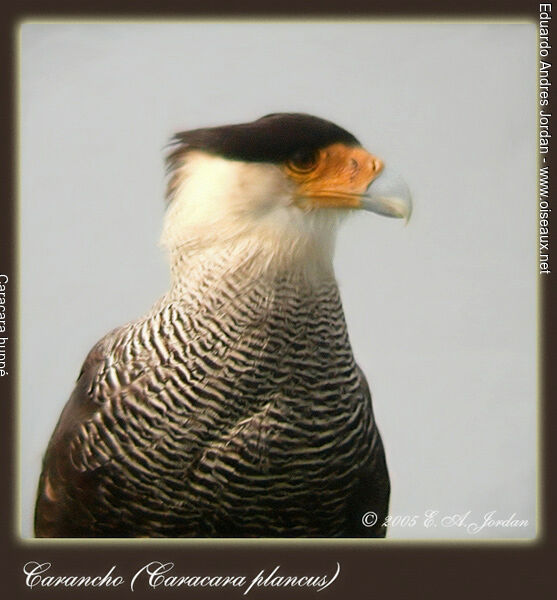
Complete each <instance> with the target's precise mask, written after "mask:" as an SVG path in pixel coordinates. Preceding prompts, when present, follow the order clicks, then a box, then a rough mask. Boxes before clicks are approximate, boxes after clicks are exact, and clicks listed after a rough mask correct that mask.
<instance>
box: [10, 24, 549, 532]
mask: <svg viewBox="0 0 557 600" xmlns="http://www.w3.org/2000/svg"><path fill="white" fill-rule="evenodd" d="M535 42H536V30H535V26H534V24H507V25H498V24H479V23H476V24H421V23H407V24H401V23H373V22H357V23H356V22H355V23H350V22H336V23H335V22H282V23H280V22H263V21H261V22H257V21H255V22H251V23H250V22H220V23H219V22H190V23H188V22H175V23H148V22H143V23H100V24H86V23H82V24H70V23H59V24H46V23H27V24H24V25H23V26H22V29H21V78H20V92H21V93H20V98H21V103H20V108H21V114H20V117H21V120H20V128H21V129H20V175H21V176H20V181H21V194H20V227H21V230H20V233H21V235H20V258H21V300H20V310H21V329H20V342H21V343H20V348H21V356H20V359H21V371H20V374H19V380H20V407H21V410H20V421H19V426H20V465H19V471H20V476H21V485H20V506H21V513H20V523H21V534H22V536H23V537H29V536H31V535H32V524H31V523H32V512H33V504H34V495H35V489H36V483H37V479H38V475H39V470H40V461H41V456H42V453H43V451H44V449H45V447H46V444H47V441H48V438H49V437H50V434H51V432H52V430H53V427H54V425H55V423H56V421H57V419H58V416H59V413H60V411H61V409H62V407H63V405H64V403H65V402H66V400H67V398H68V397H69V394H70V392H71V390H72V387H73V382H74V381H75V378H76V376H77V374H78V372H79V369H80V366H81V363H82V361H83V359H84V357H85V355H86V353H87V351H88V350H89V349H90V347H91V346H92V345H93V344H94V343H95V342H96V341H97V340H98V339H99V338H100V337H101V336H102V335H103V334H104V333H106V332H107V331H108V330H110V329H111V328H113V327H115V326H117V325H120V324H123V323H124V322H127V321H129V320H131V319H133V318H136V317H138V316H140V315H141V314H142V313H143V312H145V311H146V310H147V309H148V308H149V307H150V305H151V304H152V303H153V302H154V301H155V300H156V299H157V298H158V297H159V296H160V295H161V294H162V293H163V292H164V291H165V289H166V286H167V284H168V274H167V267H166V263H165V259H164V256H163V253H162V251H161V250H160V249H159V248H157V244H158V237H159V233H160V230H161V224H162V217H163V208H164V204H163V200H162V198H163V190H164V169H163V155H164V146H165V144H166V142H167V140H168V139H169V137H170V135H171V134H172V133H173V132H175V131H178V130H184V129H188V128H195V127H200V126H209V125H218V124H225V123H233V122H240V121H249V120H252V119H255V118H257V117H259V116H262V115H264V114H266V113H269V112H277V111H304V112H309V113H313V114H316V115H319V116H322V117H325V118H328V119H330V120H333V121H335V122H337V123H338V124H340V125H341V126H343V127H345V128H346V129H348V130H349V131H351V132H353V133H354V134H355V135H356V136H357V137H358V138H359V139H360V140H361V141H362V143H363V144H364V145H365V146H366V147H367V148H368V149H369V150H370V151H372V152H374V153H376V154H377V155H378V156H380V157H382V158H383V159H385V161H386V162H388V163H389V164H390V165H392V166H393V167H394V168H396V169H397V170H398V171H399V172H400V173H401V174H403V175H404V176H405V178H406V180H407V182H408V184H409V186H410V188H411V190H412V192H413V197H414V206H415V211H414V215H413V218H412V220H411V221H410V224H409V225H408V226H407V227H404V226H403V225H402V224H401V223H400V222H398V221H394V220H389V219H384V218H380V217H377V216H375V215H371V214H357V215H354V216H352V217H350V218H349V220H348V221H347V222H346V223H345V224H344V227H343V229H342V231H341V233H340V237H339V242H338V248H337V254H336V261H335V262H336V271H337V275H338V280H339V283H340V286H341V293H342V296H343V299H344V307H345V312H346V315H347V320H348V326H349V331H350V334H351V339H352V343H353V347H354V352H355V355H356V358H357V360H358V361H359V362H360V364H361V366H362V367H363V369H364V371H365V373H366V374H367V376H368V379H369V382H370V385H371V389H372V393H373V396H374V405H375V412H376V416H377V419H378V422H379V425H380V428H381V431H382V434H383V437H384V441H385V446H386V450H387V457H388V462H389V467H390V472H391V478H392V501H391V514H392V515H400V516H403V515H420V519H419V520H418V524H417V525H416V526H415V527H413V528H408V527H392V528H391V530H390V537H392V538H428V539H429V538H453V539H460V538H462V539H478V538H491V539H493V538H513V537H515V538H517V537H532V536H534V535H535V518H536V514H535V513H536V443H537V442H536V439H537V438H536V410H537V388H536V385H537V380H536V377H537V375H536V352H537V342H536V279H537V267H536V212H535V211H536V201H535V198H536V186H535V170H536V162H535V135H536V126H535V117H536V115H535V107H536V98H535V94H536V87H535ZM428 509H432V510H437V511H439V516H444V515H453V514H457V513H460V514H462V513H466V512H468V511H470V515H469V516H468V519H467V523H470V522H474V521H476V522H483V516H484V514H485V513H487V512H490V511H493V510H495V511H497V512H496V517H497V518H506V517H509V516H510V515H512V514H513V513H515V514H516V517H517V518H520V519H527V520H528V522H529V525H528V527H527V528H520V529H517V528H514V529H513V528H497V529H489V528H484V529H482V531H480V532H479V533H478V534H476V535H470V534H469V533H467V532H466V531H465V530H464V528H458V527H453V528H443V527H441V526H439V527H437V528H429V529H428V528H424V527H423V518H422V516H423V513H424V511H426V510H428Z"/></svg>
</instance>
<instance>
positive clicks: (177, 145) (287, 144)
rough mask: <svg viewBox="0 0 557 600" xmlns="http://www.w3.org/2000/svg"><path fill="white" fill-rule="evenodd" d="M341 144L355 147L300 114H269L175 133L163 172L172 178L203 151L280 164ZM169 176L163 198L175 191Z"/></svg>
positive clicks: (327, 125) (349, 138)
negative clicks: (188, 156) (191, 154)
mask: <svg viewBox="0 0 557 600" xmlns="http://www.w3.org/2000/svg"><path fill="white" fill-rule="evenodd" d="M337 142H342V143H345V144H348V145H351V146H354V145H356V146H357V145H359V142H358V140H357V139H356V138H355V137H354V136H353V135H352V134H351V133H349V132H348V131H346V130H345V129H342V127H339V126H338V125H335V124H334V123H331V122H330V121H326V120H325V119H320V118H319V117H314V116H312V115H307V114H303V113H273V114H270V115H266V116H264V117H261V118H260V119H258V120H257V121H252V122H251V123H240V124H237V125H224V126H221V127H208V128H204V129H192V130H191V131H183V132H180V133H177V134H176V135H175V136H174V137H173V138H172V140H171V146H173V147H174V148H173V150H172V152H171V153H170V154H169V156H168V157H167V172H168V173H169V174H173V173H174V172H175V171H176V169H177V168H178V167H180V165H181V162H182V157H183V156H184V153H186V152H187V151H188V150H194V149H196V150H203V151H205V152H210V153H212V154H216V155H218V156H222V157H224V158H229V159H232V160H241V161H247V162H270V163H281V162H284V161H286V160H288V159H289V158H291V157H293V156H294V155H295V154H296V153H299V152H300V151H314V150H318V149H319V148H324V147H325V146H328V145H330V144H334V143H337ZM176 184H177V181H176V177H173V176H171V179H170V181H169V186H168V193H167V198H168V199H170V198H171V197H172V195H173V192H174V191H175V187H176Z"/></svg>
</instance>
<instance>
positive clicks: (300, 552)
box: [0, 0, 557, 599]
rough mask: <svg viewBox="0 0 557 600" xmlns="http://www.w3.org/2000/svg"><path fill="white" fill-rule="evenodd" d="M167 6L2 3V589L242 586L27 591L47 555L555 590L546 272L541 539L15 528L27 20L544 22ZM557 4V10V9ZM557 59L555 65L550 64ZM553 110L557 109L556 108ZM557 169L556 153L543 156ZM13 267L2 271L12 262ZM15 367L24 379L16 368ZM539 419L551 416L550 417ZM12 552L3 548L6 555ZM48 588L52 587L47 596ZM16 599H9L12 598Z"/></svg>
mask: <svg viewBox="0 0 557 600" xmlns="http://www.w3.org/2000/svg"><path fill="white" fill-rule="evenodd" d="M188 4H189V7H188V6H187V5H186V3H184V2H180V3H177V2H164V1H161V2H160V3H158V4H157V8H156V9H150V8H149V4H148V3H147V2H143V1H141V2H139V1H138V2H110V3H109V2H101V1H96V2H89V1H84V2H80V3H79V10H76V5H75V2H68V1H58V2H50V1H44V2H38V1H35V2H31V1H28V2H26V1H22V2H19V3H18V5H17V6H15V7H11V8H8V9H5V15H4V19H3V21H2V24H1V28H2V31H1V33H2V35H0V40H1V41H0V45H1V47H2V57H3V59H4V64H5V70H4V72H5V73H7V74H8V76H7V77H5V78H3V83H4V85H5V87H6V89H5V90H4V93H3V94H2V100H3V110H4V119H3V120H2V122H1V125H0V126H1V127H2V129H3V134H4V135H3V136H2V139H3V140H4V143H3V145H2V149H3V158H4V160H3V162H2V164H3V168H4V177H2V178H1V180H0V185H1V186H2V188H1V191H2V192H3V193H2V198H3V202H2V219H1V220H0V253H1V254H0V256H1V257H2V264H1V266H0V272H2V273H5V274H7V275H8V277H9V284H8V287H7V295H6V307H7V314H8V320H7V331H6V334H5V335H6V336H7V337H8V338H9V344H10V345H9V347H8V353H9V364H10V371H11V374H10V376H9V377H2V378H0V392H1V397H2V398H3V400H2V405H3V410H4V411H5V414H4V418H3V419H1V420H0V421H1V425H0V427H1V429H0V440H1V441H0V443H1V444H2V446H1V458H0V460H1V461H2V466H3V470H2V473H4V474H5V475H6V477H7V478H8V480H9V482H8V484H7V485H6V486H5V491H4V493H3V494H2V496H1V505H0V506H1V508H2V514H3V515H4V519H3V520H2V526H1V527H2V529H1V536H2V548H3V549H4V556H7V557H8V558H7V559H6V562H7V567H8V569H7V571H6V573H7V575H6V576H5V580H4V584H5V585H4V587H5V589H6V591H7V592H8V593H10V592H11V597H14V598H18V599H19V598H28V597H31V595H32V594H35V595H36V594H37V593H39V594H42V596H43V597H46V596H45V594H48V595H50V597H52V595H55V596H56V597H57V598H60V597H64V595H65V594H73V595H74V596H75V595H78V596H79V597H80V598H82V597H83V598H89V597H102V595H103V594H113V597H114V595H117V597H118V598H126V597H133V598H143V597H150V598H152V597H153V594H159V593H160V594H163V595H165V594H170V596H172V595H174V596H176V595H178V594H181V595H185V596H186V597H187V596H188V595H189V597H195V598H204V597H213V598H229V597H230V598H239V597H240V596H241V595H242V594H243V590H242V589H232V590H231V591H227V590H226V589H224V590H221V589H205V588H195V589H189V588H183V589H180V588H178V589H158V590H156V591H155V590H152V589H147V588H145V589H137V590H136V591H135V592H133V594H132V592H131V591H130V590H129V587H128V586H122V588H116V589H115V590H112V589H105V588H102V589H90V588H86V589H72V588H55V589H50V590H48V589H33V590H31V589H29V588H27V587H26V586H25V578H24V574H23V571H22V569H23V565H24V564H25V563H26V562H28V561H37V562H51V563H52V565H53V568H52V571H53V574H57V575H62V574H77V575H97V574H104V573H106V572H107V571H108V570H109V569H110V568H111V566H113V565H117V570H118V574H120V575H122V576H123V577H125V579H126V581H127V582H129V580H130V579H131V578H132V576H133V574H134V573H135V572H136V571H137V570H138V568H140V567H141V566H143V565H144V564H146V563H148V562H150V561H152V560H156V561H161V562H168V561H169V562H174V563H175V564H176V569H175V571H176V574H193V573H196V574H197V573H200V574H201V573H215V574H230V573H242V574H244V573H246V574H250V575H251V574H253V575H256V574H257V573H258V572H259V571H260V570H262V569H265V571H266V573H268V572H270V571H272V570H273V568H274V567H275V566H276V565H280V566H281V570H283V571H284V572H285V573H288V574H300V575H302V574H310V573H319V574H323V573H327V574H331V573H334V570H335V565H336V563H340V564H341V565H342V570H341V574H340V575H339V578H338V580H337V581H335V583H334V584H333V585H332V586H331V587H329V588H327V589H326V590H324V593H325V594H328V597H329V598H337V597H338V598H351V597H354V598H360V597H361V598H374V597H375V596H378V597H379V596H381V597H387V598H391V597H399V596H402V595H403V594H405V595H406V594H407V595H411V596H412V597H418V598H421V597H424V598H426V597H427V598H430V597H435V596H437V595H446V594H447V593H450V594H451V598H460V597H466V598H468V597H470V596H471V595H472V594H474V595H475V596H476V597H478V598H487V597H492V596H494V595H496V596H497V597H498V596H500V595H501V594H503V593H504V594H505V595H506V596H507V597H510V598H514V597H519V596H520V597H522V596H523V595H524V594H525V593H527V594H528V595H529V596H532V595H533V592H534V591H535V590H540V591H541V590H542V589H543V587H542V586H544V585H546V584H547V585H549V581H550V577H551V575H552V568H551V566H552V565H550V563H549V560H550V559H551V551H552V550H553V551H554V550H555V538H554V537H553V534H554V531H555V529H554V526H553V525H554V517H553V516H552V515H551V512H550V511H549V510H546V507H550V506H556V505H557V504H556V503H555V502H554V500H555V486H554V483H553V482H552V480H551V478H550V476H549V474H550V469H551V467H552V466H554V464H555V463H554V461H553V459H554V451H555V443H554V442H552V440H551V436H550V435H549V426H550V424H551V423H553V422H554V416H555V407H554V405H553V404H552V403H551V402H550V401H549V399H550V392H551V390H554V389H555V387H554V385H552V384H554V383H555V382H554V378H555V375H554V374H553V373H552V371H551V366H552V365H553V366H554V365H555V364H557V362H556V361H555V352H554V343H555V338H556V335H555V333H556V328H555V317H554V313H553V311H551V310H550V309H551V307H553V306H555V301H556V300H557V298H556V294H555V286H553V285H552V278H551V276H547V277H545V278H544V277H543V276H540V279H539V286H538V299H539V310H538V319H539V323H538V343H539V359H540V360H539V362H538V364H539V377H538V381H539V395H540V399H539V402H538V407H539V409H538V410H539V418H538V449H539V453H538V460H539V467H538V477H539V479H540V480H541V481H539V483H538V493H539V498H538V537H537V538H536V539H535V540H470V541H468V540H437V539H435V540H427V541H426V540H338V541H337V540H328V539H327V540H261V539H258V540H181V539H180V540H164V541H158V540H143V539H142V540H27V539H21V538H20V537H19V535H18V531H19V524H17V527H16V523H15V521H16V518H17V517H18V516H19V510H20V509H19V502H18V501H17V499H18V496H19V492H18V487H19V485H18V482H19V476H18V468H17V465H18V456H17V442H18V435H17V431H18V430H17V428H18V418H17V415H18V395H17V394H18V390H17V388H18V384H17V382H18V380H19V379H18V378H19V377H20V376H21V375H22V373H21V371H20V370H19V369H18V365H17V364H16V363H17V359H18V355H19V348H18V337H19V326H18V324H19V320H18V319H19V315H18V298H19V271H18V268H19V265H18V260H19V239H18V233H17V232H18V229H19V224H18V215H19V210H18V196H19V192H18V186H19V165H18V152H19V139H18V117H19V115H18V107H17V104H18V93H19V92H18V72H17V70H18V62H19V53H18V50H17V49H18V43H19V42H18V38H19V33H18V31H19V26H20V25H21V24H22V22H29V21H33V22H39V21H40V22H47V21H48V22H62V21H68V20H69V21H80V22H81V21H83V22H85V21H95V22H97V21H105V20H110V21H132V20H137V19H140V20H149V21H153V22H160V21H171V20H172V21H173V20H186V19H203V20H206V19H211V20H219V21H223V20H237V19H238V18H242V19H248V18H249V19H251V18H257V19H262V20H263V19H264V20H269V19H273V20H275V19H277V18H280V19H281V20H282V19H299V20H304V19H309V18H311V19H312V20H314V19H315V18H320V19H327V20H340V19H349V20H355V19H373V20H389V21H401V22H408V21H416V22H418V21H419V22H432V21H434V22H453V21H458V22H462V21H465V22H468V23H469V22H486V21H491V20H494V21H495V22H509V21H514V20H516V19H519V20H521V21H522V22H525V21H526V22H532V23H536V24H537V22H538V7H539V4H538V3H530V2H520V3H516V2H515V3H513V4H512V5H509V3H508V2H503V1H495V2H491V3H490V4H489V5H488V6H486V5H485V4H484V3H481V2H477V1H472V2H466V3H464V2H462V3H459V4H456V5H453V6H452V7H448V6H447V5H446V4H445V3H444V4H443V5H442V6H443V8H442V10H440V8H439V6H437V3H436V4H435V6H432V5H431V4H429V5H428V4H426V3H422V5H421V6H420V8H419V9H417V8H416V6H415V4H414V3H411V2H399V3H397V4H396V5H394V6H393V7H391V8H388V7H387V6H385V5H383V6H382V7H379V6H373V4H372V3H370V2H362V1H354V0H348V1H345V2H338V1H336V2H330V1H329V2H326V3H321V4H320V6H319V7H317V6H311V7H307V6H305V7H304V8H303V9H302V8H301V7H300V3H299V2H284V1H282V2H280V3H278V5H277V4H275V5H274V6H273V7H272V8H265V9H264V8H263V7H262V6H260V5H259V3H256V2H251V1H244V2H242V3H241V5H236V6H235V7H233V8H231V7H230V6H228V5H227V4H226V3H225V2H211V3H198V2H189V3H188ZM556 6H557V5H556ZM550 62H551V60H550ZM548 112H551V110H550V107H549V111H548ZM544 156H545V157H546V158H547V161H546V163H544V164H546V165H548V166H549V167H550V166H551V153H549V154H547V155H544ZM4 265H5V266H4ZM16 374H17V375H16ZM542 416H543V418H542ZM6 551H7V552H6ZM47 590H48V591H47ZM314 591H315V590H312V589H297V588H296V589H290V588H288V589H283V588H277V589H274V588H261V589H259V591H258V592H257V594H256V593H255V591H254V592H252V597H256V598H261V597H263V596H265V597H267V596H269V597H272V598H273V599H274V598H298V597H299V598H302V597H307V596H308V594H312V593H314ZM8 597H9V596H8Z"/></svg>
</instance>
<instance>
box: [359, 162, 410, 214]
mask: <svg viewBox="0 0 557 600" xmlns="http://www.w3.org/2000/svg"><path fill="white" fill-rule="evenodd" d="M360 207H361V208H362V209H363V210H369V211H371V212H374V213H377V214H379V215H383V216H385V217H393V218H395V219H404V220H405V222H406V223H407V222H408V221H409V219H410V216H411V214H412V197H411V195H410V190H409V189H408V186H407V185H406V183H405V181H404V179H402V177H400V175H398V174H397V173H395V172H393V171H392V170H391V169H389V168H387V167H385V168H383V170H382V171H381V172H380V173H379V175H378V176H377V177H376V178H374V179H373V181H372V182H371V184H370V186H369V188H368V189H367V191H366V192H365V193H364V194H362V196H361V204H360Z"/></svg>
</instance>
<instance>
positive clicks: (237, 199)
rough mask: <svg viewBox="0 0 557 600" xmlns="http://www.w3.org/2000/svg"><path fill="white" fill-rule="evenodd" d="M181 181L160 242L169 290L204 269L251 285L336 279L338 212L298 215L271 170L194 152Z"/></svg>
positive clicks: (191, 282)
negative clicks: (282, 278) (284, 278)
mask: <svg viewBox="0 0 557 600" xmlns="http://www.w3.org/2000/svg"><path fill="white" fill-rule="evenodd" d="M180 177H181V182H180V184H179V185H178V186H177V189H176V192H175V194H174V196H173V198H172V201H171V204H170V205H169V207H168V209H167V214H166V217H165V222H164V228H163V233H162V236H161V244H162V246H163V247H164V248H165V249H166V250H167V252H168V254H169V258H170V263H171V273H172V279H173V285H174V286H179V287H188V286H191V285H195V282H196V280H199V278H201V277H203V276H204V274H208V273H209V271H210V269H209V267H211V269H212V271H211V272H212V273H213V275H214V274H215V273H216V272H219V271H220V272H221V273H223V274H224V273H225V272H228V273H230V272H233V271H237V270H242V273H243V275H244V276H245V277H247V278H251V279H260V278H270V279H274V278H276V277H277V275H283V274H288V276H289V277H293V278H299V279H300V280H301V281H305V282H306V283H307V284H308V285H311V286H314V285H319V284H320V283H322V282H323V281H324V280H328V281H330V280H331V279H333V278H334V275H333V267H332V259H333V252H334V243H335V237H336V230H337V226H338V223H339V221H340V219H341V217H342V214H343V213H342V211H339V210H335V209H325V210H311V211H303V210H302V209H300V208H299V207H298V206H296V205H295V204H294V203H293V194H292V188H291V187H290V186H289V184H288V181H287V180H286V178H285V177H284V175H283V174H282V172H281V171H280V169H278V168H277V167H275V166H273V165H269V164H263V163H243V162H239V161H232V160H226V159H223V158H219V157H216V156H211V155H208V154H205V153H202V152H195V153H193V152H192V153H191V154H190V155H188V160H187V162H186V163H185V165H184V166H183V168H182V170H181V173H180ZM217 265H220V267H219V268H217V270H216V271H215V267H216V266H217Z"/></svg>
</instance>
